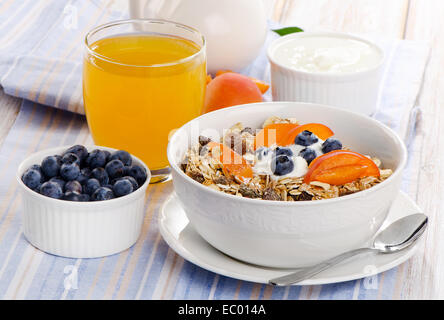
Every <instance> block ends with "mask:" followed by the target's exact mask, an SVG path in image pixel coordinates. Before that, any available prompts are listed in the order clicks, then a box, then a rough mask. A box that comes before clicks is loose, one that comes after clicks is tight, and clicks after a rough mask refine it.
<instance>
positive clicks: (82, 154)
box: [65, 144, 88, 163]
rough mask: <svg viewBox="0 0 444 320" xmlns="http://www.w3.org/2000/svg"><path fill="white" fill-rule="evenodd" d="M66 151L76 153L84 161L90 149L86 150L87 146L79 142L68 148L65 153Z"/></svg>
mask: <svg viewBox="0 0 444 320" xmlns="http://www.w3.org/2000/svg"><path fill="white" fill-rule="evenodd" d="M66 153H74V154H75V155H76V156H77V157H78V158H79V159H80V162H82V163H83V162H84V161H85V160H86V158H87V157H88V150H86V148H85V147H84V146H82V145H79V144H77V145H75V146H72V147H71V148H69V149H68V150H66V151H65V154H66Z"/></svg>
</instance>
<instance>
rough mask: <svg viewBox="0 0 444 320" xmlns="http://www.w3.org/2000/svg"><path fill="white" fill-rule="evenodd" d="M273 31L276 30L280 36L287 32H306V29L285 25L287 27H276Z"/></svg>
mask: <svg viewBox="0 0 444 320" xmlns="http://www.w3.org/2000/svg"><path fill="white" fill-rule="evenodd" d="M271 31H274V32H276V33H277V34H278V35H280V36H285V35H287V34H291V33H296V32H304V30H302V29H301V28H299V27H285V28H282V29H274V30H271Z"/></svg>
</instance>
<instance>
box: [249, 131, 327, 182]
mask: <svg viewBox="0 0 444 320" xmlns="http://www.w3.org/2000/svg"><path fill="white" fill-rule="evenodd" d="M323 142H324V140H322V139H318V142H316V143H314V144H312V145H310V146H309V147H304V146H301V145H297V144H292V145H289V146H287V147H286V148H289V149H290V150H291V151H292V153H293V155H292V156H291V157H290V158H291V160H292V161H293V164H294V167H293V170H292V171H291V172H289V173H287V174H285V175H280V176H278V175H275V174H274V172H273V170H272V167H273V165H272V162H273V158H274V152H275V149H276V148H277V146H276V145H274V146H272V147H270V148H260V149H258V150H257V152H256V159H255V164H254V166H253V172H254V173H255V174H258V175H269V176H270V177H271V178H272V179H274V180H279V179H283V178H299V177H303V176H305V175H306V174H307V171H308V163H307V161H306V160H305V159H304V158H303V157H301V156H299V153H300V152H301V150H303V149H305V148H310V149H313V150H314V151H315V152H316V156H317V157H319V156H320V155H322V154H323V152H322V143H323Z"/></svg>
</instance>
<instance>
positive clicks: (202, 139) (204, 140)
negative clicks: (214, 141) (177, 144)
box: [199, 136, 211, 146]
mask: <svg viewBox="0 0 444 320" xmlns="http://www.w3.org/2000/svg"><path fill="white" fill-rule="evenodd" d="M209 142H211V139H210V138H207V137H204V136H199V144H200V145H201V146H206V145H207V144H208V143H209Z"/></svg>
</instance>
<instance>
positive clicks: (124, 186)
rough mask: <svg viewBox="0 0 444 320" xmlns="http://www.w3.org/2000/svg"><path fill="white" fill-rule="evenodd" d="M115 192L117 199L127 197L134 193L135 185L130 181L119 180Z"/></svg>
mask: <svg viewBox="0 0 444 320" xmlns="http://www.w3.org/2000/svg"><path fill="white" fill-rule="evenodd" d="M113 191H114V194H115V195H116V196H117V197H122V196H126V195H127V194H130V193H131V192H133V185H132V183H131V182H130V181H129V180H128V179H124V178H123V179H119V180H117V181H116V183H115V184H114V186H113Z"/></svg>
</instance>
